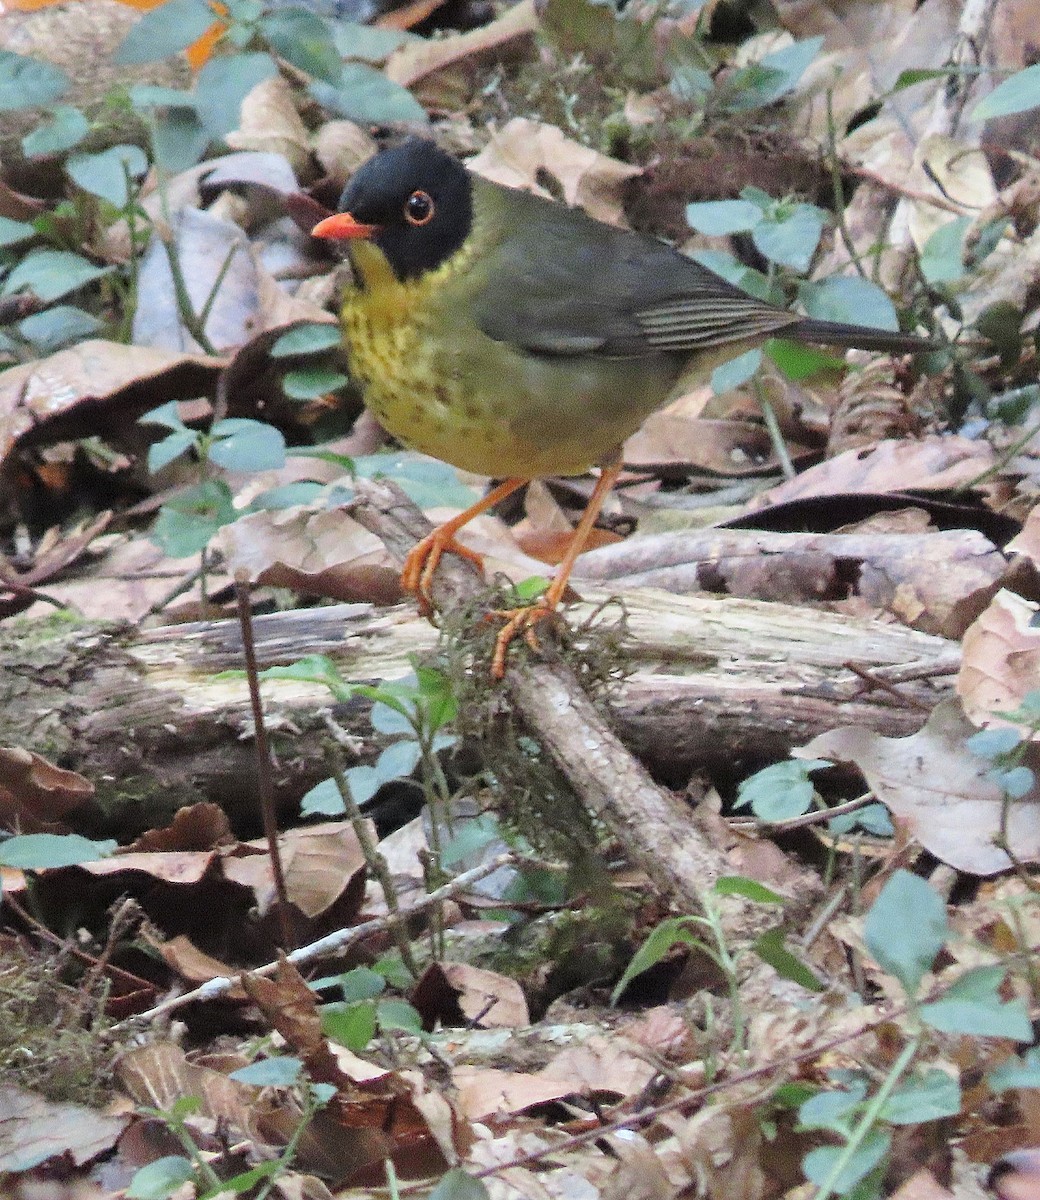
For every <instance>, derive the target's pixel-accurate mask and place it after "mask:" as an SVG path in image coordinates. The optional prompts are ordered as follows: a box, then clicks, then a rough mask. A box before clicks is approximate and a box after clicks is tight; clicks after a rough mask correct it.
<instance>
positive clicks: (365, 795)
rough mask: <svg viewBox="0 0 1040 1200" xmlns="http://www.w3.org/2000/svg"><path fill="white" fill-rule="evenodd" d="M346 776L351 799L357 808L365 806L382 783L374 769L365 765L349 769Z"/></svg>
mask: <svg viewBox="0 0 1040 1200" xmlns="http://www.w3.org/2000/svg"><path fill="white" fill-rule="evenodd" d="M346 775H347V786H348V787H349V788H350V795H351V798H352V799H353V801H354V803H355V804H356V805H357V806H358V807H359V808H360V807H362V806H363V805H365V804H367V803H368V802H369V800H371V799H372V797H373V796H374V795H375V794H376V792H378V791H379V789H380V788H381V787H382V786H383V783H384V780H383V779H382V778H380V775H379V772H378V771H377V770H376V769H375V767H370V766H367V765H365V764H362V765H361V766H360V767H351V768H350V770H349V771H347V773H346Z"/></svg>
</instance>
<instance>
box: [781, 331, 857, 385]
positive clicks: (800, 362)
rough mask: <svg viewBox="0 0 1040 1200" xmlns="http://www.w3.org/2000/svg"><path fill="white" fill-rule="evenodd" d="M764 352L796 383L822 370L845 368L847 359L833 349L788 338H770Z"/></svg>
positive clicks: (841, 369) (840, 369) (842, 369)
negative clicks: (790, 340) (825, 348)
mask: <svg viewBox="0 0 1040 1200" xmlns="http://www.w3.org/2000/svg"><path fill="white" fill-rule="evenodd" d="M764 353H765V355H766V357H767V358H768V359H769V360H770V361H771V362H773V363H774V364H775V365H776V366H777V367H779V368H780V370H781V371H783V373H784V374H785V375H786V376H787V378H788V379H790V380H792V381H793V382H794V383H799V382H800V381H801V380H803V379H810V378H811V377H812V376H813V375H818V374H820V372H821V371H844V370H845V359H844V358H840V357H839V356H838V355H836V354H834V353H833V352H832V351H827V350H821V349H820V348H819V347H818V346H806V345H804V344H803V343H801V342H789V341H787V339H786V338H770V340H769V341H768V342H766V344H765V347H764Z"/></svg>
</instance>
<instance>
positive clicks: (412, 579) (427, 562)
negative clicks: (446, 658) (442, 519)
mask: <svg viewBox="0 0 1040 1200" xmlns="http://www.w3.org/2000/svg"><path fill="white" fill-rule="evenodd" d="M445 551H450V552H451V553H452V554H457V555H458V556H459V557H460V558H465V559H468V560H469V561H470V562H471V563H473V564H474V565H475V566H476V567H477V569H478V570H480V571H482V570H483V569H484V560H483V558H482V557H481V556H480V555H479V554H478V553H477V552H476V550H471V549H470V548H469V547H468V546H463V545H462V543H461V542H457V541H456V540H455V537H454V535H453V533H452V531H451V530H447V529H445V528H441V529H435V530H434V531H433V533H430V534H427V535H426V537H424V538H423V540H422V541H421V542H419V543H418V544H417V545H416V546H415V547H413V549H412V550H411V551H410V552H409V554H408V557H407V558H406V559H405V560H404V569H403V570H402V571H401V586H402V587H403V588H404V590H405V591H406V592H409V593H410V594H411V595H413V596H414V597H415V599H416V603H417V604H418V605H419V611H420V613H422V615H423V616H424V617H430V616H432V615H433V598H432V595H431V591H430V589H431V588H432V587H433V576H434V573H435V572H436V570H437V566H438V564H439V563H440V561H441V558H442V556H443V555H444V553H445Z"/></svg>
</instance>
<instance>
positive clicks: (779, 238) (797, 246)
mask: <svg viewBox="0 0 1040 1200" xmlns="http://www.w3.org/2000/svg"><path fill="white" fill-rule="evenodd" d="M824 219H825V218H824V214H823V212H822V211H821V210H820V209H818V208H816V207H814V206H813V205H811V204H796V205H795V207H794V208H793V209H792V210H791V211H790V212H788V213H786V214H784V215H783V216H773V217H770V218H769V219H767V220H764V221H762V222H761V223H760V224H758V225H756V226H755V228H754V229H753V230H752V231H751V240H752V242H754V244H755V247H756V248H757V250H758V252H759V253H760V254H762V255H764V256H765V257H766V258H768V259H769V261H770V262H775V263H778V264H779V265H780V266H782V267H790V268H791V269H792V270H793V271H807V270H808V269H809V264H810V263H811V262H812V257H813V255H814V254H815V253H816V247H817V246H818V245H819V244H820V235H821V234H822V233H823V225H824Z"/></svg>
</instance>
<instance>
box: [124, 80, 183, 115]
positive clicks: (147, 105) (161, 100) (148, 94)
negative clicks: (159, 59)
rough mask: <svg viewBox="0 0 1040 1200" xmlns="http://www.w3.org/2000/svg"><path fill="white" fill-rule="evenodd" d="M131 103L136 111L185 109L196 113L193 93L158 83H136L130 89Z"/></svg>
mask: <svg viewBox="0 0 1040 1200" xmlns="http://www.w3.org/2000/svg"><path fill="white" fill-rule="evenodd" d="M130 103H131V104H132V105H133V107H134V108H135V109H151V108H183V109H187V110H189V111H191V112H194V111H195V97H194V96H193V95H192V93H191V92H185V91H183V90H182V89H180V88H172V87H163V86H162V85H161V84H158V83H135V84H134V86H133V87H132V88H131V89H130Z"/></svg>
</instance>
